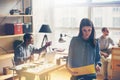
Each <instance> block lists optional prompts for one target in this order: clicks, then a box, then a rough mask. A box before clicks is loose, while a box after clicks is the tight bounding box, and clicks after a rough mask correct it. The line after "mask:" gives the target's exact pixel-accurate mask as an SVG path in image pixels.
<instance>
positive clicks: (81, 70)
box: [68, 64, 96, 76]
mask: <svg viewBox="0 0 120 80" xmlns="http://www.w3.org/2000/svg"><path fill="white" fill-rule="evenodd" d="M68 69H69V70H70V72H71V74H72V75H74V76H78V75H86V74H94V73H96V71H95V65H94V64H91V65H87V66H82V67H77V68H70V67H69V68H68ZM73 72H75V73H76V74H73Z"/></svg>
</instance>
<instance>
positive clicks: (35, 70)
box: [16, 63, 65, 76]
mask: <svg viewBox="0 0 120 80" xmlns="http://www.w3.org/2000/svg"><path fill="white" fill-rule="evenodd" d="M64 66H65V63H63V64H61V65H56V64H52V63H49V64H43V65H36V64H32V63H30V64H28V63H27V64H22V65H18V66H16V71H17V73H18V75H20V76H25V75H43V74H46V73H49V72H52V71H55V70H57V69H59V68H62V67H64ZM25 67H26V69H25V70H22V69H23V68H25Z"/></svg>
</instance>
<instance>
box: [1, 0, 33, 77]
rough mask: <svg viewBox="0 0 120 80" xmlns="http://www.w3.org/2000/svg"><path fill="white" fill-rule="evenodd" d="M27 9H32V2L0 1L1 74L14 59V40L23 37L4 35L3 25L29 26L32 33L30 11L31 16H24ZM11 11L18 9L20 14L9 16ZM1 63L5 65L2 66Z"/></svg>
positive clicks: (20, 35)
mask: <svg viewBox="0 0 120 80" xmlns="http://www.w3.org/2000/svg"><path fill="white" fill-rule="evenodd" d="M28 7H31V8H32V0H0V10H1V12H0V47H1V48H0V56H1V57H0V73H2V69H3V67H4V66H11V65H12V64H11V62H10V60H11V58H13V57H14V53H13V42H14V41H15V40H21V39H22V36H23V34H13V35H9V34H6V33H5V24H6V23H11V24H15V23H18V24H19V23H24V24H30V25H31V28H32V31H33V27H32V25H33V15H32V10H31V14H25V10H26V8H28ZM12 9H18V10H20V11H21V12H20V13H17V14H13V15H11V14H10V13H9V12H10V10H12ZM7 30H8V29H7ZM32 31H31V32H32ZM2 48H4V49H5V50H3V49H2ZM6 51H7V52H8V53H7V52H6ZM11 52H12V53H11ZM3 62H4V63H7V64H4V63H3ZM8 76H9V75H8ZM0 77H1V76H0Z"/></svg>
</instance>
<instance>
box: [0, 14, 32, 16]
mask: <svg viewBox="0 0 120 80" xmlns="http://www.w3.org/2000/svg"><path fill="white" fill-rule="evenodd" d="M0 17H32V15H16V14H15V15H9V14H8V15H7V14H6V15H4V14H0Z"/></svg>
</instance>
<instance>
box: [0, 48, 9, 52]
mask: <svg viewBox="0 0 120 80" xmlns="http://www.w3.org/2000/svg"><path fill="white" fill-rule="evenodd" d="M0 48H1V49H2V50H3V51H5V52H6V53H8V51H7V50H6V49H5V48H3V47H1V46H0Z"/></svg>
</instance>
